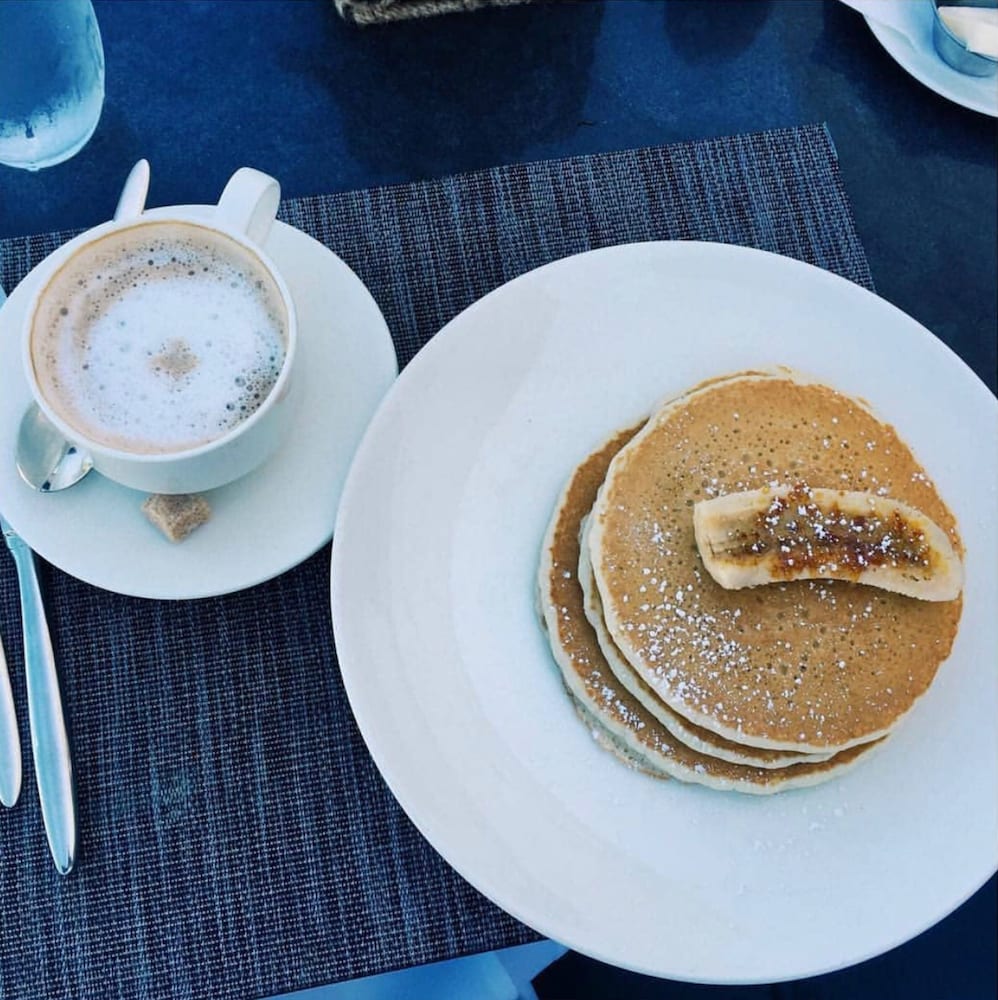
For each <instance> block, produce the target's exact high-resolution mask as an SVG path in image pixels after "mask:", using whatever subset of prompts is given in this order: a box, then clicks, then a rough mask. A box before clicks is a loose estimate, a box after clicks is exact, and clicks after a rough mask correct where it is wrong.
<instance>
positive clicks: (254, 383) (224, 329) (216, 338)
mask: <svg viewBox="0 0 998 1000" xmlns="http://www.w3.org/2000/svg"><path fill="white" fill-rule="evenodd" d="M287 338H288V316H287V310H286V308H285V305H284V300H283V298H282V296H281V292H280V289H279V288H278V286H277V283H276V282H275V281H274V279H273V277H272V276H271V275H270V273H269V272H268V271H267V269H266V268H265V266H264V265H263V263H262V262H261V261H259V260H258V259H257V258H256V257H255V255H253V254H252V253H251V252H250V251H249V250H248V249H246V248H244V247H243V246H242V245H241V244H239V243H238V242H237V241H235V240H233V239H231V238H230V237H228V236H225V235H224V234H222V233H218V232H215V231H213V230H209V229H206V228H205V227H202V226H198V225H196V224H194V223H184V222H150V223H148V224H145V225H140V226H133V227H130V228H129V229H127V230H125V231H122V232H119V233H110V234H108V235H107V236H105V237H103V238H102V239H101V240H100V241H99V242H97V243H94V244H92V245H90V246H88V247H86V248H85V249H84V250H83V251H81V252H80V253H78V254H76V255H75V256H73V257H71V258H70V259H69V260H68V261H67V262H66V263H65V264H64V265H63V266H62V267H61V268H60V270H59V271H57V272H56V274H55V275H54V276H53V278H52V279H51V281H50V283H49V286H48V288H47V289H46V291H45V293H44V296H43V299H42V303H41V307H40V308H39V310H38V312H37V314H36V316H35V320H34V324H33V326H32V330H31V341H30V350H31V361H32V365H33V367H34V372H35V377H36V379H37V381H38V385H39V388H40V390H41V392H42V395H43V396H44V398H45V400H46V401H47V402H48V404H49V405H50V406H51V407H52V409H53V410H54V411H55V412H56V413H57V414H58V415H59V416H60V417H61V418H62V419H63V420H64V421H65V422H66V423H67V424H69V425H70V427H72V428H75V429H76V430H77V431H78V432H79V433H80V434H81V435H82V436H84V437H86V438H87V439H89V440H90V441H91V442H96V443H97V444H100V445H103V446H105V447H109V448H115V449H118V450H122V451H128V452H133V453H140V454H154V453H160V452H162V453H174V452H180V451H187V450H189V449H192V448H196V447H198V446H200V445H204V444H207V443H208V442H210V441H213V440H215V439H216V438H219V437H222V436H223V435H225V434H226V433H227V432H228V431H230V430H231V429H232V428H234V427H235V426H236V425H238V424H239V423H241V422H242V421H244V420H246V419H247V418H248V417H249V416H251V415H252V414H253V413H254V412H255V411H256V410H257V408H258V407H259V406H260V404H261V403H262V402H263V401H264V400H265V399H266V398H267V396H268V395H269V394H270V393H271V391H272V390H273V388H274V385H275V383H276V382H277V379H278V376H279V375H280V373H281V369H282V368H283V365H284V359H285V355H286V353H287Z"/></svg>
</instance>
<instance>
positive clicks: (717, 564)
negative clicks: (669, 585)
mask: <svg viewBox="0 0 998 1000" xmlns="http://www.w3.org/2000/svg"><path fill="white" fill-rule="evenodd" d="M693 528H694V531H695V534H696V542H697V548H698V549H699V550H700V556H701V557H702V559H703V562H704V565H705V566H706V567H707V571H708V572H709V573H710V575H711V576H712V577H713V578H714V579H715V580H716V581H717V582H718V583H719V584H720V585H721V586H722V587H724V588H726V589H727V590H737V589H739V588H741V587H755V586H758V585H760V584H764V583H776V582H781V581H784V580H810V579H825V580H851V581H853V582H855V583H865V584H870V585H871V586H874V587H881V588H882V589H884V590H893V591H896V592H897V593H899V594H907V595H908V596H909V597H917V598H920V599H921V600H923V601H951V600H953V599H954V598H956V597H957V596H958V595H959V593H960V590H961V589H962V587H963V563H962V562H961V560H960V556H959V555H958V554H957V552H956V550H955V549H954V547H953V544H952V542H951V541H950V538H949V536H948V535H947V534H946V532H945V531H943V529H942V528H940V527H939V525H937V524H936V523H935V522H934V521H932V520H930V519H929V518H928V517H926V516H925V515H924V514H923V513H922V512H921V511H919V510H916V509H915V508H914V507H910V506H909V505H908V504H904V503H900V502H898V501H897V500H890V499H888V498H887V497H882V496H876V495H874V494H872V493H862V492H856V491H851V490H830V489H819V488H809V487H807V486H803V485H798V486H793V487H790V486H784V487H779V488H773V489H761V490H748V491H746V492H743V493H729V494H727V495H726V496H722V497H716V498H715V499H713V500H702V501H701V502H700V503H697V504H695V505H694V507H693Z"/></svg>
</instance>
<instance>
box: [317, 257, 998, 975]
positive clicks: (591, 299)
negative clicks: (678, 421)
mask: <svg viewBox="0 0 998 1000" xmlns="http://www.w3.org/2000/svg"><path fill="white" fill-rule="evenodd" d="M606 349H611V350H612V352H613V354H612V357H604V356H603V355H602V354H601V352H602V351H604V350H606ZM774 364H787V365H790V366H793V367H795V368H798V369H800V370H802V371H804V372H808V373H811V374H812V375H815V376H817V377H819V378H821V379H823V380H825V381H827V382H829V383H831V384H833V385H835V386H838V387H840V388H841V389H842V390H844V391H846V392H849V393H854V394H856V395H859V396H861V397H865V398H866V399H868V400H870V401H871V402H872V404H873V405H874V406H875V407H876V408H877V410H878V411H879V412H880V413H881V414H882V415H883V416H884V417H886V418H887V419H889V420H890V421H891V422H892V423H894V424H895V426H896V427H897V428H898V430H899V431H900V433H901V434H902V436H903V437H905V438H906V439H907V440H908V441H909V442H910V443H911V444H912V445H913V447H914V448H915V449H916V452H917V454H918V455H919V456H920V457H921V459H922V460H923V462H924V463H925V464H926V465H927V468H928V469H929V470H930V471H931V473H932V474H933V475H934V477H935V479H936V481H937V483H938V485H939V487H940V489H941V491H942V493H943V495H944V496H945V497H946V498H947V499H948V501H949V502H950V504H951V506H952V508H953V510H954V512H955V513H956V515H957V516H958V518H959V521H960V524H961V526H962V531H963V535H964V539H965V541H966V543H967V546H968V550H969V551H968V555H967V565H966V569H967V588H966V606H965V611H964V621H963V624H962V627H961V630H960V633H959V637H958V639H957V642H956V645H955V648H954V651H953V656H952V658H951V661H950V662H948V663H947V664H946V665H944V667H943V668H942V669H941V671H940V674H939V676H938V677H937V680H936V682H935V684H934V685H933V687H932V689H931V690H930V692H929V694H928V695H927V696H926V697H925V698H924V700H923V701H922V702H921V703H920V704H919V705H918V706H917V708H916V710H915V711H914V712H913V714H912V715H911V716H910V717H909V718H908V719H906V721H905V723H904V725H903V726H902V727H901V729H900V730H899V732H898V733H897V734H896V736H895V737H894V739H893V742H892V743H891V744H890V745H888V746H887V747H886V748H885V749H884V750H883V751H882V752H881V753H880V754H878V755H876V756H875V757H874V758H872V759H871V760H869V761H866V762H864V763H863V764H862V765H861V766H860V767H858V768H857V769H855V770H854V771H852V772H851V773H850V774H848V775H846V776H843V777H842V778H841V779H839V780H836V781H833V782H830V783H828V784H826V785H823V786H820V787H818V788H814V789H809V790H801V791H796V792H788V793H784V794H782V795H778V796H775V797H766V798H761V799H760V798H755V797H752V796H740V795H735V794H724V793H719V792H712V791H709V790H707V789H703V788H698V787H694V786H687V785H682V784H679V783H675V782H668V783H659V782H656V781H654V780H652V779H650V778H647V777H644V776H642V775H640V774H638V773H636V772H632V771H630V770H628V769H627V768H625V767H623V766H622V765H621V764H619V763H618V762H617V761H616V759H614V758H613V757H611V755H609V754H607V753H606V752H604V751H603V750H601V749H599V748H598V747H597V746H596V745H595V743H594V742H593V741H592V739H591V738H590V735H589V733H588V732H587V731H586V729H585V727H584V726H583V725H581V724H580V723H579V721H578V719H577V718H576V716H575V713H574V711H573V709H572V707H571V705H570V704H569V700H568V698H567V697H566V695H565V693H564V691H563V689H562V685H561V683H560V679H559V677H558V674H557V671H556V669H555V667H554V664H553V661H552V659H551V655H550V652H549V650H548V647H547V644H546V642H545V639H544V636H543V634H542V632H541V629H540V626H539V624H538V620H537V615H536V612H535V606H534V586H535V573H536V564H537V559H538V554H539V546H540V542H541V538H542V535H543V532H544V528H545V526H546V523H547V520H548V517H549V515H550V512H551V508H552V504H553V503H554V500H555V498H556V496H557V494H558V492H559V490H560V489H561V487H562V485H563V483H564V481H565V479H566V477H567V476H568V475H569V473H570V472H571V470H572V468H573V466H574V465H575V464H576V463H577V462H578V461H580V460H581V459H582V458H583V457H584V456H585V455H586V454H587V453H588V452H589V451H590V450H591V449H592V448H593V447H594V446H595V445H596V444H598V443H599V442H601V441H602V440H604V438H605V437H606V436H607V435H608V433H609V432H611V431H613V430H614V429H616V428H620V427H623V426H627V425H628V424H629V423H630V422H632V421H634V420H635V419H638V418H639V417H640V416H641V415H643V414H645V413H647V412H648V410H649V409H650V408H651V407H652V406H653V405H654V404H655V403H656V401H658V400H659V399H660V398H661V397H663V396H668V395H670V394H673V393H676V392H678V391H679V390H682V389H685V388H687V387H689V386H692V385H694V384H696V383H697V382H699V381H701V380H702V379H704V378H707V377H709V376H711V375H716V374H720V373H725V372H732V371H737V370H740V369H744V368H748V367H752V366H758V365H774ZM927 371H931V372H932V373H933V375H932V378H931V379H928V378H926V377H925V372H927ZM915 386H917V387H918V389H917V392H916V390H915V389H914V387H915ZM996 419H998V407H996V403H995V399H994V398H993V397H992V396H991V394H990V393H989V392H988V390H987V389H986V387H985V386H984V385H983V384H982V383H981V382H980V381H979V380H978V379H977V378H976V376H975V375H974V374H973V373H972V372H971V371H970V369H968V368H967V367H966V366H965V365H964V364H963V362H961V361H960V360H959V359H958V358H957V357H956V356H955V355H954V354H952V352H950V351H949V349H948V348H946V347H945V346H944V345H943V344H942V343H941V342H940V341H938V340H937V339H935V338H934V337H933V336H931V334H929V333H928V332H927V331H926V330H925V329H924V328H923V327H921V326H919V325H918V324H917V323H916V322H915V321H914V320H912V319H910V318H909V317H908V316H906V315H904V314H903V313H901V312H900V311H898V310H897V309H896V308H894V307H893V306H891V305H889V304H888V303H886V302H884V301H883V300H881V299H879V298H877V297H876V296H874V295H872V294H871V293H869V292H867V291H865V290H863V289H862V288H860V287H858V286H857V285H854V284H852V283H851V282H848V281H846V280H844V279H842V278H839V277H837V276H835V275H832V274H830V273H828V272H825V271H822V270H819V269H817V268H814V267H811V266H809V265H806V264H802V263H800V262H797V261H794V260H790V259H788V258H784V257H779V256H775V255H772V254H768V253H764V252H761V251H755V250H747V249H743V248H739V247H732V246H725V245H720V244H704V243H693V242H689V243H644V244H634V245H628V246H621V247H614V248H610V249H606V250H600V251H595V252H592V253H588V254H583V255H580V256H577V257H571V258H568V259H565V260H562V261H558V262H556V263H554V264H551V265H549V266H547V267H544V268H541V269H539V270H537V271H534V272H531V273H529V274H527V275H525V276H523V277H521V278H518V279H517V280H515V281H513V282H511V283H510V284H508V285H505V286H503V287H502V288H500V289H498V290H497V291H495V292H493V293H491V294H490V295H487V296H486V297H485V298H483V299H482V300H480V301H479V302H477V303H476V304H474V305H473V306H471V307H470V308H469V309H468V310H466V311H465V312H464V313H462V314H461V315H460V316H458V317H457V318H456V319H454V320H453V321H452V322H451V323H449V324H448V325H447V326H446V327H444V329H443V330H442V331H441V332H440V333H438V334H437V336H436V337H434V338H433V340H432V341H430V343H429V344H428V345H427V346H426V347H425V348H424V349H423V350H422V351H421V352H420V353H419V355H417V357H416V358H415V359H414V360H413V361H412V363H411V364H410V365H409V366H408V368H407V369H406V371H405V372H403V374H402V376H401V377H400V379H399V380H398V382H397V383H396V385H395V386H394V387H393V389H392V390H391V391H390V392H389V393H388V395H387V396H386V398H385V400H384V402H383V404H382V406H381V407H380V408H379V411H378V413H377V414H376V416H375V418H374V419H373V421H372V423H371V425H370V427H369V429H368V432H367V434H366V435H365V438H364V440H363V442H362V443H361V446H360V448H359V449H358V452H357V456H356V458H355V461H354V465H353V467H352V470H351V473H350V475H349V477H348V480H347V485H346V487H345V491H344V494H343V498H342V502H341V505H340V511H339V516H338V519H337V525H336V544H335V546H334V549H333V556H332V611H333V620H334V626H335V631H336V642H337V650H338V655H339V661H340V667H341V670H342V674H343V678H344V682H345V684H346V689H347V693H348V695H349V698H350V702H351V705H352V707H353V711H354V713H355V715H356V718H357V721H358V723H359V725H360V729H361V732H362V733H363V735H364V738H365V740H366V741H367V745H368V747H369V749H370V751H371V753H372V755H373V757H374V759H375V761H376V762H377V764H378V766H379V768H380V769H381V771H382V773H383V775H384V777H385V779H386V781H387V782H388V784H389V786H390V787H391V789H392V791H393V793H394V794H395V796H396V797H397V798H398V800H399V802H400V803H401V805H402V807H403V808H404V809H405V811H406V812H407V813H408V814H409V816H410V817H411V819H412V820H413V821H414V823H415V824H416V826H417V827H418V828H419V829H420V830H421V831H422V833H423V834H424V835H425V836H426V837H427V839H428V840H429V841H430V843H431V844H433V846H434V847H435V848H436V849H437V850H438V851H439V852H440V853H441V854H442V855H443V857H444V858H445V859H446V860H447V861H448V862H449V863H450V864H451V865H452V866H453V867H454V868H455V869H456V870H457V871H458V872H459V873H461V874H462V875H463V876H464V877H465V878H466V879H467V880H468V881H470V882H471V883H472V884H473V885H474V886H476V887H477V888H478V889H479V890H480V891H481V892H483V893H484V894H485V895H487V896H488V897H489V898H491V899H492V900H493V901H495V902H496V903H497V904H498V905H499V906H501V907H503V908H504V909H505V910H507V911H508V912H510V913H511V914H513V915H514V916H516V917H517V918H519V919H520V920H522V921H524V922H525V923H527V924H529V925H531V926H532V927H534V928H536V929H537V930H538V931H540V932H541V933H543V934H545V935H548V936H549V937H552V938H554V939H555V940H558V941H560V942H562V943H564V944H566V945H569V946H570V947H572V948H575V949H577V950H579V951H581V952H584V953H586V954H589V955H592V956H594V957H596V958H598V959H601V960H603V961H607V962H610V963H613V964H615V965H619V966H624V967H627V968H631V969H635V970H639V971H641V972H646V973H651V974H654V975H659V976H667V977H670V978H674V979H682V980H691V981H700V982H715V983H722V982H723V983H750V982H771V981H775V980H780V979H790V978H799V977H802V976H808V975H812V974H817V973H821V972H825V971H828V970H831V969H834V968H838V967H841V966H845V965H848V964H851V963H854V962H857V961H859V960H861V959H865V958H867V957H869V956H872V955H875V954H878V953H880V952H883V951H885V950H886V949H888V948H891V947H893V946H894V945H896V944H899V943H901V942H902V941H904V940H906V939H908V938H910V937H912V936H913V935H915V934H917V933H919V932H920V931H922V930H924V929H925V928H926V927H928V926H929V925H931V924H933V923H935V922H936V921H938V920H939V919H941V918H942V917H943V916H945V915H946V914H947V913H949V912H950V911H951V910H952V909H954V908H955V907H956V906H957V905H959V904H960V903H961V902H962V901H963V900H964V899H966V898H967V897H968V896H969V895H970V894H971V893H973V892H974V891H975V890H976V889H977V888H978V887H979V886H980V885H982V884H983V882H984V881H985V880H986V879H987V878H988V877H989V876H990V874H991V872H993V871H994V869H995V865H996V853H998V846H996V845H998V818H996V805H998V803H996V787H998V774H996V765H998V731H996V728H995V726H994V719H995V718H996V715H998V675H996V673H995V670H994V665H995V662H996V660H998V633H996V624H995V622H996V619H995V615H994V608H995V606H998V592H996V591H998V587H996V579H995V576H996V574H995V564H996V559H995V556H996V553H998V535H996V528H995V518H994V511H995V505H996V498H998V482H996V480H998V468H996V459H995V455H996V449H995V448H994V444H995V440H996Z"/></svg>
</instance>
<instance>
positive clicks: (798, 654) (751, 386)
mask: <svg viewBox="0 0 998 1000" xmlns="http://www.w3.org/2000/svg"><path fill="white" fill-rule="evenodd" d="M774 483H779V484H787V483H790V484H796V483H804V484H806V485H808V486H811V487H829V488H836V489H848V490H863V491H866V492H871V493H879V494H881V495H886V496H891V497H894V498H896V499H899V500H902V501H904V502H906V503H909V504H911V505H912V506H913V507H916V508H917V509H918V510H920V511H922V512H923V513H925V514H926V515H927V516H928V517H930V518H931V519H932V520H934V521H935V522H936V523H937V524H939V525H940V526H941V527H942V528H943V529H944V530H945V531H947V533H948V534H949V535H950V537H951V538H952V540H953V543H954V545H955V546H956V548H957V550H958V551H959V552H962V546H961V544H960V540H959V536H958V534H957V531H956V523H955V520H954V518H953V515H952V514H951V513H950V511H949V510H948V508H947V507H946V505H945V503H944V502H943V500H942V499H941V497H940V496H939V494H938V492H937V491H936V489H935V487H934V485H933V484H932V482H931V481H930V479H929V477H928V476H927V475H926V472H925V470H924V469H923V468H922V467H921V466H920V465H919V463H918V462H917V461H916V459H915V458H914V456H913V455H912V453H911V451H910V449H909V448H908V447H907V445H905V443H904V442H903V441H902V440H901V439H900V437H899V436H898V434H897V432H896V431H895V430H894V429H893V428H892V427H890V426H889V425H887V424H885V423H883V422H882V421H881V420H879V419H877V418H876V417H875V416H874V415H873V414H872V413H871V412H870V410H869V408H868V407H867V406H866V405H865V404H863V403H862V402H860V401H859V400H856V399H852V398H850V397H848V396H846V395H844V394H842V393H839V392H836V391H835V390H834V389H832V388H829V387H827V386H824V385H820V384H817V383H814V382H809V381H807V380H806V379H804V378H803V377H802V376H799V375H796V374H794V373H790V372H788V371H785V370H781V371H778V372H772V373H745V374H743V375H738V376H731V377H727V378H724V379H718V380H713V381H711V382H709V383H705V384H703V385H702V386H700V387H698V388H697V389H694V390H692V391H691V392H689V393H687V394H686V395H684V396H682V397H680V398H679V399H677V400H675V401H673V402H672V403H669V404H666V405H665V406H663V407H662V408H661V409H660V410H659V412H658V413H657V414H656V415H655V416H653V417H652V418H651V419H650V420H649V421H648V423H647V424H646V425H645V427H644V428H643V429H642V430H641V431H640V433H638V434H637V435H636V436H635V437H634V438H633V439H632V440H631V441H630V442H629V443H628V444H627V445H626V446H625V447H624V448H622V449H621V450H620V451H619V453H618V454H617V455H616V456H615V458H614V459H613V461H612V463H611V465H610V467H609V469H608V471H607V475H606V481H605V483H604V485H603V486H602V488H601V489H600V493H599V498H598V500H597V502H596V504H595V506H594V509H593V513H592V521H591V527H590V535H589V541H590V555H591V558H592V564H593V570H594V573H595V578H596V583H597V587H598V590H599V594H600V598H601V600H602V603H603V611H604V617H605V620H606V624H607V627H608V629H609V632H610V635H611V637H612V639H613V642H614V643H615V645H616V646H617V647H618V648H619V649H620V651H621V653H622V654H623V656H624V657H625V658H626V660H627V662H628V663H629V664H630V665H631V666H632V667H633V668H634V670H635V671H636V672H637V673H638V675H639V676H640V677H641V679H642V680H643V681H644V682H645V683H646V684H647V685H648V686H649V687H650V688H651V689H652V690H653V691H654V692H655V694H656V695H657V696H658V697H659V698H660V699H661V700H662V701H664V702H665V703H666V704H667V705H668V706H669V707H670V708H672V709H673V710H674V711H676V712H678V713H679V714H680V715H682V716H684V717H685V718H686V719H688V720H689V721H690V722H692V723H694V724H696V725H698V726H701V727H703V728H705V729H709V730H711V731H713V732H715V733H718V734H719V735H721V736H723V737H725V738H726V739H729V740H732V741H734V742H735V743H739V744H748V745H752V746H757V747H765V748H771V749H783V750H796V751H805V752H822V751H828V750H833V751H838V750H841V749H844V748H847V747H850V746H854V745H857V744H860V743H862V742H865V741H869V740H872V739H875V738H877V737H878V736H880V735H883V734H885V733H887V732H888V731H889V730H890V729H891V728H892V727H893V726H894V725H895V724H896V723H897V721H898V720H899V719H900V718H901V717H902V716H903V715H904V714H905V713H906V712H908V711H909V710H910V709H911V707H912V706H913V705H914V703H915V702H916V701H917V699H918V698H919V697H921V695H922V694H924V693H925V691H926V689H927V688H928V686H929V684H930V683H931V681H932V679H933V677H934V676H935V674H936V671H937V669H938V667H939V665H940V663H942V661H943V660H945V658H946V657H947V656H948V655H949V651H950V648H951V646H952V643H953V639H954V637H955V635H956V629H957V625H958V622H959V619H960V612H961V609H962V600H961V599H957V600H955V601H950V602H938V603H930V602H925V601H919V600H916V599H914V598H911V597H905V596H903V595H900V594H894V593H890V592H888V591H884V590H879V589H875V588H872V587H866V586H862V585H859V584H855V583H849V582H845V581H822V580H800V581H790V582H787V583H781V584H772V585H768V586H763V587H756V588H752V589H746V590H724V589H723V588H722V587H720V586H719V585H718V584H717V583H715V582H714V580H713V579H712V578H711V577H710V576H709V574H708V573H707V572H706V570H705V569H704V568H703V565H702V562H701V560H700V557H699V554H698V552H697V548H696V542H695V539H694V534H693V519H692V510H693V504H694V503H695V502H696V501H698V500H700V499H705V498H708V497H712V496H720V495H723V494H726V493H729V492H733V491H737V490H751V489H758V488H761V487H763V486H766V485H772V484H774Z"/></svg>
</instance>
